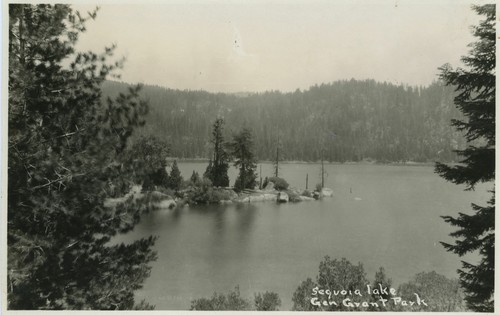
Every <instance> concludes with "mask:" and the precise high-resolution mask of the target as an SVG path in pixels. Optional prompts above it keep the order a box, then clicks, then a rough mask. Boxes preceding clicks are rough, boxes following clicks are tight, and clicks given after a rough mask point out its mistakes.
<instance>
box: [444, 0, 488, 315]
mask: <svg viewBox="0 0 500 315" xmlns="http://www.w3.org/2000/svg"><path fill="white" fill-rule="evenodd" d="M474 9H475V11H476V12H477V13H478V14H480V15H484V16H485V19H484V20H483V21H482V22H481V23H480V24H479V25H478V26H476V27H475V28H474V31H473V34H474V36H476V37H477V38H478V41H477V42H475V43H474V44H472V45H471V47H472V50H471V51H470V53H469V55H468V56H465V57H463V58H462V62H463V63H464V64H465V65H466V68H458V69H452V68H451V67H449V66H448V65H445V66H443V67H442V68H441V71H442V72H441V78H442V79H443V80H444V81H445V82H446V83H447V84H449V85H452V86H454V87H456V91H457V92H458V95H457V96H456V97H455V100H454V101H455V104H456V106H457V107H458V109H459V110H460V111H461V112H462V113H463V114H464V116H465V119H463V120H453V121H452V125H453V126H454V127H455V128H457V130H460V131H462V132H465V136H466V139H467V141H468V142H469V146H468V147H467V148H466V149H464V150H460V151H457V152H458V154H459V156H460V157H461V160H460V164H459V165H455V166H448V165H445V164H442V163H437V164H436V168H435V171H436V173H438V174H439V175H440V176H442V177H444V178H445V179H446V180H448V181H451V182H453V183H455V184H465V185H466V189H468V190H470V189H474V186H475V185H476V184H477V183H482V182H490V181H493V180H494V179H495V91H496V89H495V81H496V80H495V54H496V51H495V42H496V39H495V23H496V22H495V5H494V4H489V5H483V6H475V7H474ZM492 193H493V197H492V198H491V200H490V201H489V202H488V206H479V205H475V204H473V205H472V209H473V210H474V214H465V213H459V215H458V217H456V218H453V217H451V216H445V217H443V218H444V220H445V221H446V222H448V223H450V224H451V225H453V226H456V227H458V230H457V231H455V232H453V233H451V236H453V237H455V238H457V240H456V241H455V243H454V244H446V243H443V245H444V246H445V248H446V249H447V250H448V251H451V252H454V253H456V254H458V255H459V256H463V255H465V254H467V253H469V252H473V251H479V254H480V255H481V261H480V262H479V263H478V264H477V265H474V264H470V263H467V262H465V261H463V262H462V269H461V270H459V275H460V281H461V285H462V287H463V288H464V290H465V292H466V301H467V306H468V307H469V308H470V309H471V310H473V311H476V312H492V311H493V306H494V301H493V292H494V279H495V277H494V270H495V259H494V258H495V257H494V256H495V246H494V242H495V232H494V229H495V197H494V191H493V192H492Z"/></svg>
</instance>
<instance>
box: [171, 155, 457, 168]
mask: <svg viewBox="0 0 500 315" xmlns="http://www.w3.org/2000/svg"><path fill="white" fill-rule="evenodd" d="M167 159H168V160H169V161H174V160H176V161H177V162H182V163H208V161H209V159H206V158H176V157H168V158H167ZM323 163H324V164H325V165H376V166H378V165H380V166H434V165H435V164H436V162H414V161H408V162H377V161H358V162H353V161H348V162H327V161H324V162H323ZM258 164H273V161H268V160H262V161H258V162H257V165H258ZM280 164H309V165H320V164H321V161H315V162H314V161H280ZM445 164H449V165H456V164H459V163H457V162H446V163H445Z"/></svg>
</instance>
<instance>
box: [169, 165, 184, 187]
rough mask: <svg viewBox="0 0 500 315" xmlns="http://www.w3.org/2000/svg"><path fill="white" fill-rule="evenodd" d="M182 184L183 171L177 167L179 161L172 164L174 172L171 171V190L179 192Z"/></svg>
mask: <svg viewBox="0 0 500 315" xmlns="http://www.w3.org/2000/svg"><path fill="white" fill-rule="evenodd" d="M181 183H182V176H181V171H180V170H179V167H178V166H177V161H174V163H173V164H172V170H171V171H170V178H169V188H171V189H173V190H175V191H178V190H179V189H180V188H181Z"/></svg>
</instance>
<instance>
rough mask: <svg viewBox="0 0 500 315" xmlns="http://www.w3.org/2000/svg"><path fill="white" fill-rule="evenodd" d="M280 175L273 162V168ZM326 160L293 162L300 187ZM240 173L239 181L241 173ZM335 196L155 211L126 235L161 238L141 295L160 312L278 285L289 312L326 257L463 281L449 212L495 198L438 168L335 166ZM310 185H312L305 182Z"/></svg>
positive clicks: (289, 175) (396, 274)
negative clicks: (451, 248) (450, 244)
mask: <svg viewBox="0 0 500 315" xmlns="http://www.w3.org/2000/svg"><path fill="white" fill-rule="evenodd" d="M179 167H180V169H181V172H182V174H184V175H185V176H186V174H191V173H192V171H193V170H196V171H198V172H200V171H201V172H203V170H204V168H205V167H206V165H205V164H202V163H181V164H179ZM267 168H269V170H267V171H268V172H269V173H270V166H269V165H267V166H264V167H263V173H264V174H265V172H266V169H267ZM317 171H318V166H317V165H310V164H300V165H299V164H285V165H283V166H282V170H281V172H282V174H284V175H283V176H284V177H285V178H286V179H287V180H288V181H289V183H290V184H291V185H292V186H295V187H299V188H303V187H302V186H304V183H303V179H304V178H305V176H306V174H310V175H309V179H310V182H309V186H312V185H311V183H314V182H313V179H314V177H313V176H312V174H317V173H318V172H317ZM231 172H232V173H230V177H231V178H232V180H234V177H235V172H234V170H232V171H231ZM327 172H328V174H329V177H328V180H327V185H328V186H329V187H331V188H333V190H334V196H333V198H327V199H324V200H323V201H310V202H302V203H297V204H276V203H273V202H259V203H252V204H248V203H245V204H229V205H209V206H208V205H207V206H197V207H191V208H189V207H186V208H182V209H177V210H168V209H161V210H158V211H156V212H153V213H150V214H148V215H145V216H144V217H143V218H142V221H141V223H140V224H139V225H138V226H137V227H136V229H135V230H134V231H133V232H132V233H128V234H126V235H123V236H120V241H125V242H126V241H128V240H132V239H136V238H139V237H144V236H149V235H151V234H153V235H158V236H159V239H158V241H157V243H156V246H155V248H156V250H157V252H158V260H157V261H156V262H155V263H154V264H153V269H152V272H151V277H150V278H149V279H148V280H147V281H146V283H145V286H144V289H143V290H141V291H139V292H138V294H137V295H138V296H137V298H138V299H142V298H146V299H147V300H148V301H149V302H151V303H152V304H155V305H156V308H157V309H188V308H189V305H190V300H191V299H194V298H199V297H209V296H211V295H212V294H213V292H214V291H218V292H228V291H229V290H231V289H233V288H234V287H235V286H236V285H239V286H240V290H241V293H242V295H244V296H246V297H248V298H251V297H252V296H253V293H254V292H264V291H274V292H277V293H279V295H280V297H281V300H282V308H281V309H282V310H288V309H290V308H291V298H292V294H293V291H294V290H295V289H296V288H297V286H298V285H299V284H300V282H301V281H302V280H305V279H306V278H307V277H314V276H315V275H316V273H317V268H318V264H319V262H320V260H321V259H322V258H323V257H324V256H325V255H330V256H331V257H332V258H342V257H346V258H347V259H349V260H351V261H352V262H353V263H357V262H358V261H360V262H362V263H363V264H364V267H365V271H366V272H367V276H368V278H369V279H373V276H374V273H375V271H376V270H377V269H378V268H379V267H380V266H383V267H384V268H385V269H386V271H387V273H388V275H389V276H390V277H392V278H393V281H394V283H395V285H397V284H399V283H401V282H404V281H408V280H409V279H410V278H411V277H412V276H413V275H414V274H416V273H417V272H421V271H431V270H435V271H436V272H438V273H441V274H444V275H446V276H447V277H449V278H456V271H455V270H456V269H457V268H459V266H460V259H459V258H458V257H457V256H455V255H453V254H450V253H447V252H446V251H445V250H444V249H443V248H442V246H440V245H439V241H449V240H450V238H449V237H448V233H450V232H451V231H452V230H453V228H451V227H450V226H449V225H448V224H446V223H445V222H443V220H442V219H440V218H439V216H440V215H448V214H451V215H454V214H456V213H457V212H458V211H459V210H460V211H465V212H467V211H470V210H468V209H469V208H470V203H471V202H476V203H479V204H484V202H485V201H486V200H487V199H489V198H488V194H487V193H486V187H480V188H479V189H477V190H476V191H475V192H464V191H463V190H462V188H460V187H459V186H456V185H453V184H450V183H447V182H446V181H444V180H443V179H441V178H440V177H438V176H437V175H435V174H433V170H432V168H431V167H397V166H377V165H328V166H327ZM301 185H302V186H301Z"/></svg>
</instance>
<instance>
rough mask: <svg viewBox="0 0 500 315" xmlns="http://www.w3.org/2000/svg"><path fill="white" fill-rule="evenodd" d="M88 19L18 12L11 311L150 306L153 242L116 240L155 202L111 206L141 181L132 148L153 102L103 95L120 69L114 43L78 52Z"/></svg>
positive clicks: (58, 8)
mask: <svg viewBox="0 0 500 315" xmlns="http://www.w3.org/2000/svg"><path fill="white" fill-rule="evenodd" d="M95 15H96V12H92V13H90V18H94V17H95ZM87 20H88V18H83V17H82V16H81V15H80V14H79V13H77V12H76V13H75V12H73V11H72V9H71V7H70V6H68V5H29V4H10V5H9V82H8V83H9V90H8V91H9V125H8V128H9V138H8V145H9V149H8V158H9V159H8V161H9V162H8V163H9V164H8V223H7V229H8V266H7V268H8V279H7V281H8V296H7V299H8V308H9V309H107V310H116V309H132V308H134V307H139V308H149V307H150V306H149V305H147V303H140V304H139V305H137V304H135V301H134V291H135V290H137V289H139V288H141V286H142V282H143V281H144V280H145V279H146V278H147V277H148V275H149V272H150V266H149V262H151V261H152V260H154V259H155V257H156V256H155V253H154V252H153V251H152V246H153V244H154V238H153V237H149V238H145V239H140V240H137V241H134V242H131V243H129V244H127V245H124V244H118V245H111V244H109V241H110V239H111V238H112V237H113V236H115V235H116V234H117V233H124V232H127V231H130V230H131V229H132V228H133V227H134V225H135V224H136V223H137V222H138V221H139V219H140V215H141V213H143V212H146V211H149V210H150V209H149V207H148V202H147V199H148V198H149V195H145V196H144V197H143V198H138V199H136V200H134V201H132V200H131V198H129V199H127V200H126V201H125V202H121V203H118V204H117V205H115V206H113V207H111V206H107V205H106V202H105V201H106V200H107V199H108V198H109V197H110V196H111V193H110V187H113V190H114V192H113V193H112V194H113V195H114V196H117V197H121V196H124V195H125V193H127V192H128V191H129V190H130V188H131V185H132V184H134V181H133V174H132V173H131V171H130V170H131V169H132V167H131V165H130V163H128V161H126V160H125V159H124V158H123V157H124V155H123V152H124V149H125V147H126V142H127V139H128V137H129V136H130V135H131V134H132V132H133V130H134V128H135V127H137V126H139V125H142V124H143V122H144V121H143V118H142V117H143V115H144V114H145V113H146V111H147V104H146V103H145V102H144V101H142V100H141V99H140V97H139V94H138V93H139V89H138V88H130V89H129V91H128V93H123V94H120V95H119V96H118V97H117V98H116V99H114V100H112V99H107V101H106V102H103V101H102V100H101V89H100V86H101V83H102V82H103V81H104V80H105V79H106V77H107V76H108V75H110V74H112V73H113V71H114V70H116V69H118V68H120V67H121V62H120V61H118V62H114V63H109V61H107V60H109V57H111V56H112V53H113V47H110V48H106V49H105V51H104V53H102V54H95V53H92V52H84V53H76V52H75V51H74V46H75V43H76V41H77V39H78V35H79V34H80V33H81V32H83V31H85V22H86V21H87ZM66 60H69V61H68V62H66ZM63 61H64V62H63Z"/></svg>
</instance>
